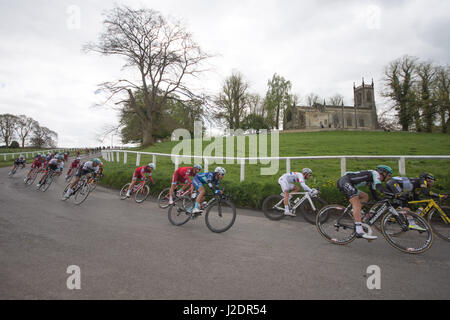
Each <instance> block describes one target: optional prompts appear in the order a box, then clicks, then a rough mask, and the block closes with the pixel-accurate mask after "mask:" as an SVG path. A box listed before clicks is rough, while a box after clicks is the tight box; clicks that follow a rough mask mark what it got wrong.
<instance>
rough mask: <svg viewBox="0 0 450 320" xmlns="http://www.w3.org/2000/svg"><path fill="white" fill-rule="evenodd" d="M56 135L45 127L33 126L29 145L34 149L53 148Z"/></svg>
mask: <svg viewBox="0 0 450 320" xmlns="http://www.w3.org/2000/svg"><path fill="white" fill-rule="evenodd" d="M57 138H58V134H57V133H56V132H54V131H52V130H50V129H49V128H47V127H41V126H40V125H35V126H34V128H33V133H32V137H31V145H32V146H33V147H35V148H55V147H56V139H57Z"/></svg>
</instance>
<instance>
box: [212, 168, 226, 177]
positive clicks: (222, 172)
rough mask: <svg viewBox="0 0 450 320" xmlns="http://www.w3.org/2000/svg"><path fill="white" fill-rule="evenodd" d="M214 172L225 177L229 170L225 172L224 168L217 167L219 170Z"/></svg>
mask: <svg viewBox="0 0 450 320" xmlns="http://www.w3.org/2000/svg"><path fill="white" fill-rule="evenodd" d="M214 172H215V173H219V174H221V175H222V176H223V175H225V173H227V170H225V169H224V168H222V167H217V168H216V169H215V170H214Z"/></svg>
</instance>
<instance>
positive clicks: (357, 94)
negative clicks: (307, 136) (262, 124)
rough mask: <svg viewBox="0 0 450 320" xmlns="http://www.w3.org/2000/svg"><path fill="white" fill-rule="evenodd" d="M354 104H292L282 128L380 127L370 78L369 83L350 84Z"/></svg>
mask: <svg viewBox="0 0 450 320" xmlns="http://www.w3.org/2000/svg"><path fill="white" fill-rule="evenodd" d="M353 96H354V105H353V106H344V104H342V105H341V106H330V105H326V103H325V101H324V103H323V104H320V103H316V104H315V105H314V106H311V107H308V106H295V107H293V109H292V110H291V112H290V113H288V114H287V115H286V121H285V124H284V130H296V129H322V128H323V129H325V128H333V129H358V130H376V129H380V128H379V125H378V120H377V108H376V106H375V92H374V86H373V80H372V83H371V84H365V83H364V79H363V80H362V85H361V86H359V87H355V84H354V83H353Z"/></svg>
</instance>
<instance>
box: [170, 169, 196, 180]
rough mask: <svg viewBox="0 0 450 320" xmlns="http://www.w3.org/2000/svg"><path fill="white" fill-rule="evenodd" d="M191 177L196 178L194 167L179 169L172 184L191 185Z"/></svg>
mask: <svg viewBox="0 0 450 320" xmlns="http://www.w3.org/2000/svg"><path fill="white" fill-rule="evenodd" d="M189 176H191V177H193V176H194V168H192V167H181V168H178V169H177V170H176V171H175V172H174V173H173V176H172V183H177V182H179V183H188V182H189V183H190V182H191V179H190V178H189Z"/></svg>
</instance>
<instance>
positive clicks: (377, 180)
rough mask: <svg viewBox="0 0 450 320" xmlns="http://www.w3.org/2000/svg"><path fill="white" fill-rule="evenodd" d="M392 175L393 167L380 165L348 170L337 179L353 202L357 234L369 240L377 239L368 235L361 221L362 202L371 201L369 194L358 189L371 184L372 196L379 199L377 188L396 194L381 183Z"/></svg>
mask: <svg viewBox="0 0 450 320" xmlns="http://www.w3.org/2000/svg"><path fill="white" fill-rule="evenodd" d="M391 176H392V169H391V167H389V166H385V165H379V166H377V167H376V169H375V170H363V171H358V172H346V173H345V174H344V176H343V177H341V178H340V179H339V180H338V181H337V187H338V189H339V191H341V192H342V193H344V194H345V196H346V197H347V199H348V200H349V202H350V203H351V204H352V208H353V217H354V219H355V227H356V236H357V237H358V238H364V239H367V240H375V239H377V237H376V236H372V235H368V234H367V233H365V232H364V230H363V228H362V223H361V219H362V217H361V207H362V204H361V203H362V202H367V201H369V195H368V194H367V193H365V192H362V191H360V190H358V189H357V188H359V187H361V186H366V185H367V186H369V189H370V192H371V194H372V197H373V198H374V199H375V200H379V197H378V195H377V193H376V190H378V191H380V192H381V193H384V194H386V195H389V196H394V194H393V193H391V192H389V190H387V189H386V188H384V187H383V186H382V185H381V182H382V181H387V180H389V179H390V177H391Z"/></svg>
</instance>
